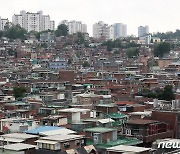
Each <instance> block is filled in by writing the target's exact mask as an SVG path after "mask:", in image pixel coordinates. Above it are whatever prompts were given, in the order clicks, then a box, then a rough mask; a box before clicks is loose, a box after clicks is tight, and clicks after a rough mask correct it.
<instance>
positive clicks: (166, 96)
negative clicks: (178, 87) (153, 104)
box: [140, 85, 175, 101]
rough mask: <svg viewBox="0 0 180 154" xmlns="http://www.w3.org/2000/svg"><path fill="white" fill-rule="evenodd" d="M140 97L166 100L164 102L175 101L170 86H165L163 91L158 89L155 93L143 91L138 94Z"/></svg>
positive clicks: (147, 90)
mask: <svg viewBox="0 0 180 154" xmlns="http://www.w3.org/2000/svg"><path fill="white" fill-rule="evenodd" d="M140 95H142V96H145V97H148V98H157V99H161V100H166V101H171V100H174V99H175V95H174V92H173V87H172V86H171V85H167V86H165V87H164V89H158V90H156V91H151V90H149V89H143V90H142V91H141V92H140Z"/></svg>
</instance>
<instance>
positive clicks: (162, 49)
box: [154, 42, 171, 57]
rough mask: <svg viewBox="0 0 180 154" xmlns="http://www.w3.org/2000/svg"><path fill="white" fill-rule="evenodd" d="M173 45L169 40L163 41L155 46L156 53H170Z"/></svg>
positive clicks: (157, 54)
mask: <svg viewBox="0 0 180 154" xmlns="http://www.w3.org/2000/svg"><path fill="white" fill-rule="evenodd" d="M170 49H171V45H170V44H169V43H167V42H161V43H159V44H157V45H156V46H155V47H154V55H155V56H157V57H163V55H164V54H166V53H169V52H170Z"/></svg>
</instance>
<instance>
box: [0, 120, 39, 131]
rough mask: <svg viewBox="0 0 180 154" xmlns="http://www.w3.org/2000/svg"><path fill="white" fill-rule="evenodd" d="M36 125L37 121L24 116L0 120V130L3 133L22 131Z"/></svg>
mask: <svg viewBox="0 0 180 154" xmlns="http://www.w3.org/2000/svg"><path fill="white" fill-rule="evenodd" d="M36 127H38V123H37V121H35V120H34V119H26V118H8V119H1V120H0V130H1V131H2V132H4V133H15V132H23V131H26V130H29V129H34V128H36Z"/></svg>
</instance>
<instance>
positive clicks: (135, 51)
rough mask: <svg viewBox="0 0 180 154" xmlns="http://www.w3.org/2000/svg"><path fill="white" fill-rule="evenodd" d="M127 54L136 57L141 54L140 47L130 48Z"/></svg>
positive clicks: (129, 56)
mask: <svg viewBox="0 0 180 154" xmlns="http://www.w3.org/2000/svg"><path fill="white" fill-rule="evenodd" d="M126 55H127V57H128V58H132V57H136V56H138V55H139V49H138V48H129V49H127V52H126Z"/></svg>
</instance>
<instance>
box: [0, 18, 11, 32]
mask: <svg viewBox="0 0 180 154" xmlns="http://www.w3.org/2000/svg"><path fill="white" fill-rule="evenodd" d="M8 22H9V20H8V19H3V18H1V17H0V31H3V30H4V27H5V26H6V23H8Z"/></svg>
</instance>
